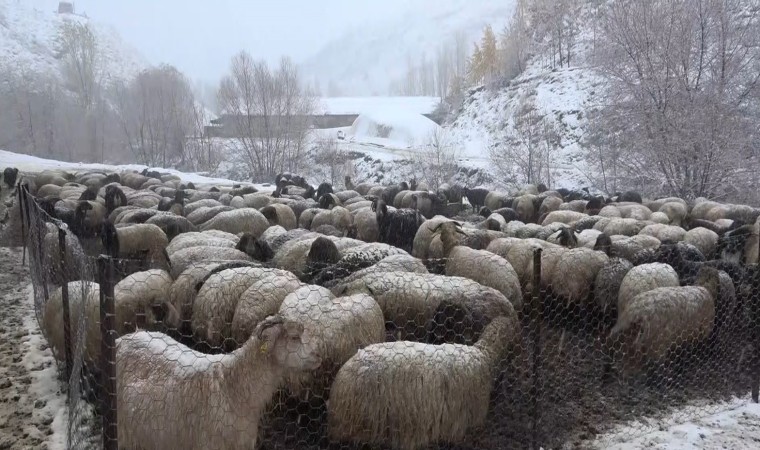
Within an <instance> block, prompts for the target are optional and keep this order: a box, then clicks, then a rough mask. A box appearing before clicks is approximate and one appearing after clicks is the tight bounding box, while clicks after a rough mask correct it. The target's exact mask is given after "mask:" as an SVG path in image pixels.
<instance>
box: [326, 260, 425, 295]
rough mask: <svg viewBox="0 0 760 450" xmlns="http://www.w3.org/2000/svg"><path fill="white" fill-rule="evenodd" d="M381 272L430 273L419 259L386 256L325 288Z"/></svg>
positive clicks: (333, 281) (327, 283) (331, 282)
mask: <svg viewBox="0 0 760 450" xmlns="http://www.w3.org/2000/svg"><path fill="white" fill-rule="evenodd" d="M380 272H411V273H428V270H427V268H426V267H425V264H424V263H423V262H422V261H420V260H419V259H417V258H414V257H412V256H409V255H408V254H405V253H399V254H396V255H390V256H386V257H385V258H383V259H381V260H380V261H378V262H377V263H375V264H373V265H371V266H369V267H366V268H364V269H361V270H358V271H356V272H354V273H352V274H350V275H348V276H347V277H345V278H343V279H335V280H331V281H327V282H325V283H324V287H326V288H330V289H332V288H333V287H335V286H336V285H338V284H347V283H351V282H353V281H356V280H358V279H360V278H363V277H364V276H366V275H367V274H369V273H380Z"/></svg>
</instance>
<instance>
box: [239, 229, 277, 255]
mask: <svg viewBox="0 0 760 450" xmlns="http://www.w3.org/2000/svg"><path fill="white" fill-rule="evenodd" d="M235 248H236V249H237V250H240V251H241V252H244V253H245V254H246V255H248V256H250V257H251V258H253V259H254V260H256V261H262V262H266V261H269V260H271V259H272V258H273V257H274V252H273V251H272V248H271V247H269V244H267V242H266V241H265V240H263V239H256V237H255V236H254V235H252V234H251V233H243V235H242V236H240V240H239V241H238V243H237V245H236V246H235Z"/></svg>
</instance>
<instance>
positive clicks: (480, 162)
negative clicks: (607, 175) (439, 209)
mask: <svg viewBox="0 0 760 450" xmlns="http://www.w3.org/2000/svg"><path fill="white" fill-rule="evenodd" d="M600 84H601V79H600V78H599V77H598V76H597V75H596V74H595V73H594V71H593V70H590V69H588V68H583V67H571V68H565V69H558V70H556V71H550V72H547V71H544V70H542V69H540V68H537V67H535V66H533V67H530V68H529V69H528V70H527V71H526V72H525V73H523V74H522V75H521V76H520V77H518V78H516V79H515V80H513V82H512V83H511V84H510V86H509V87H507V88H505V89H503V90H500V91H499V92H490V91H488V90H486V89H479V90H477V91H476V92H473V93H472V94H471V95H470V96H469V98H468V99H467V100H465V105H464V108H463V110H462V112H461V113H460V114H459V116H458V117H457V119H456V120H455V121H454V122H453V123H452V124H451V126H450V127H448V128H449V129H450V130H451V134H452V136H454V139H455V140H456V141H457V142H459V143H460V145H461V146H462V148H463V149H464V155H463V156H464V158H466V159H468V160H469V161H470V162H471V164H472V165H474V166H478V167H489V166H490V164H489V155H490V153H489V150H490V149H492V148H495V149H496V150H497V151H499V150H501V149H503V148H504V147H505V146H508V145H510V144H509V143H508V142H507V141H508V137H509V136H510V135H512V136H514V135H516V134H519V132H518V131H517V130H516V124H515V122H516V118H518V117H519V115H520V114H521V108H522V107H523V106H524V105H526V104H530V105H532V106H533V107H534V108H535V110H536V113H537V114H538V115H540V116H544V117H546V118H547V120H549V121H551V122H553V123H554V124H556V126H557V130H558V131H559V134H560V138H561V141H560V145H559V147H560V148H559V149H557V151H556V152H555V154H554V155H553V158H552V169H553V172H555V174H554V176H555V183H554V184H556V185H557V186H558V187H559V186H564V187H568V188H569V187H579V186H582V185H585V184H587V183H588V180H587V179H586V177H585V175H584V173H585V172H586V167H585V164H584V161H583V157H582V152H583V148H582V147H581V143H580V141H581V139H582V137H583V134H584V131H585V126H586V125H587V121H586V112H587V111H588V110H589V109H590V108H593V107H594V104H595V98H596V97H595V94H596V92H598V91H599V90H600V89H601V86H600ZM494 175H495V174H494Z"/></svg>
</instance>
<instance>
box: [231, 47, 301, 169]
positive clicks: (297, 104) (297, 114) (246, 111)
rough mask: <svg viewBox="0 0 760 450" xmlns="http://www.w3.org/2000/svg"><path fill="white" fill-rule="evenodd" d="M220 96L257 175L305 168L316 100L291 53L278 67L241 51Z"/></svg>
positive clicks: (242, 148)
mask: <svg viewBox="0 0 760 450" xmlns="http://www.w3.org/2000/svg"><path fill="white" fill-rule="evenodd" d="M218 101H219V106H220V109H221V112H222V115H223V117H226V118H228V119H229V126H230V127H231V129H232V131H233V133H234V135H235V136H236V140H237V141H238V144H239V145H238V147H239V148H240V149H241V150H242V151H243V152H244V154H245V156H246V161H247V163H248V166H249V169H250V173H251V176H252V177H253V179H254V180H261V181H264V180H271V179H272V178H273V177H274V176H275V174H277V173H279V172H282V171H284V170H291V171H297V170H298V169H299V168H300V166H301V164H302V163H303V161H302V156H303V153H304V147H305V143H306V139H307V137H308V131H309V127H310V123H309V117H310V115H311V113H312V112H313V111H314V108H315V106H316V104H315V101H316V100H315V98H314V97H313V96H312V95H311V94H310V93H308V92H306V91H304V90H303V89H302V88H301V83H300V78H299V75H298V71H297V69H296V67H295V65H294V64H293V63H292V62H291V61H290V60H289V59H288V58H283V59H282V60H281V62H280V66H279V68H278V69H277V70H275V71H272V70H270V68H269V67H268V65H267V64H266V62H264V61H254V60H253V58H252V57H251V56H250V55H249V54H248V53H246V52H241V53H239V54H238V55H236V56H235V57H234V58H233V59H232V64H231V67H230V74H229V75H227V76H226V77H224V78H223V79H222V82H221V85H220V88H219V93H218ZM225 126H227V124H225Z"/></svg>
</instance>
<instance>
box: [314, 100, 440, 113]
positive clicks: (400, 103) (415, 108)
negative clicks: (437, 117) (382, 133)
mask: <svg viewBox="0 0 760 450" xmlns="http://www.w3.org/2000/svg"><path fill="white" fill-rule="evenodd" d="M440 102H441V99H440V98H438V97H322V98H320V99H319V103H318V105H317V108H316V111H315V114H330V115H344V114H364V113H373V112H376V111H403V112H406V113H416V114H430V113H432V112H433V111H435V108H436V106H438V104H439V103H440Z"/></svg>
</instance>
